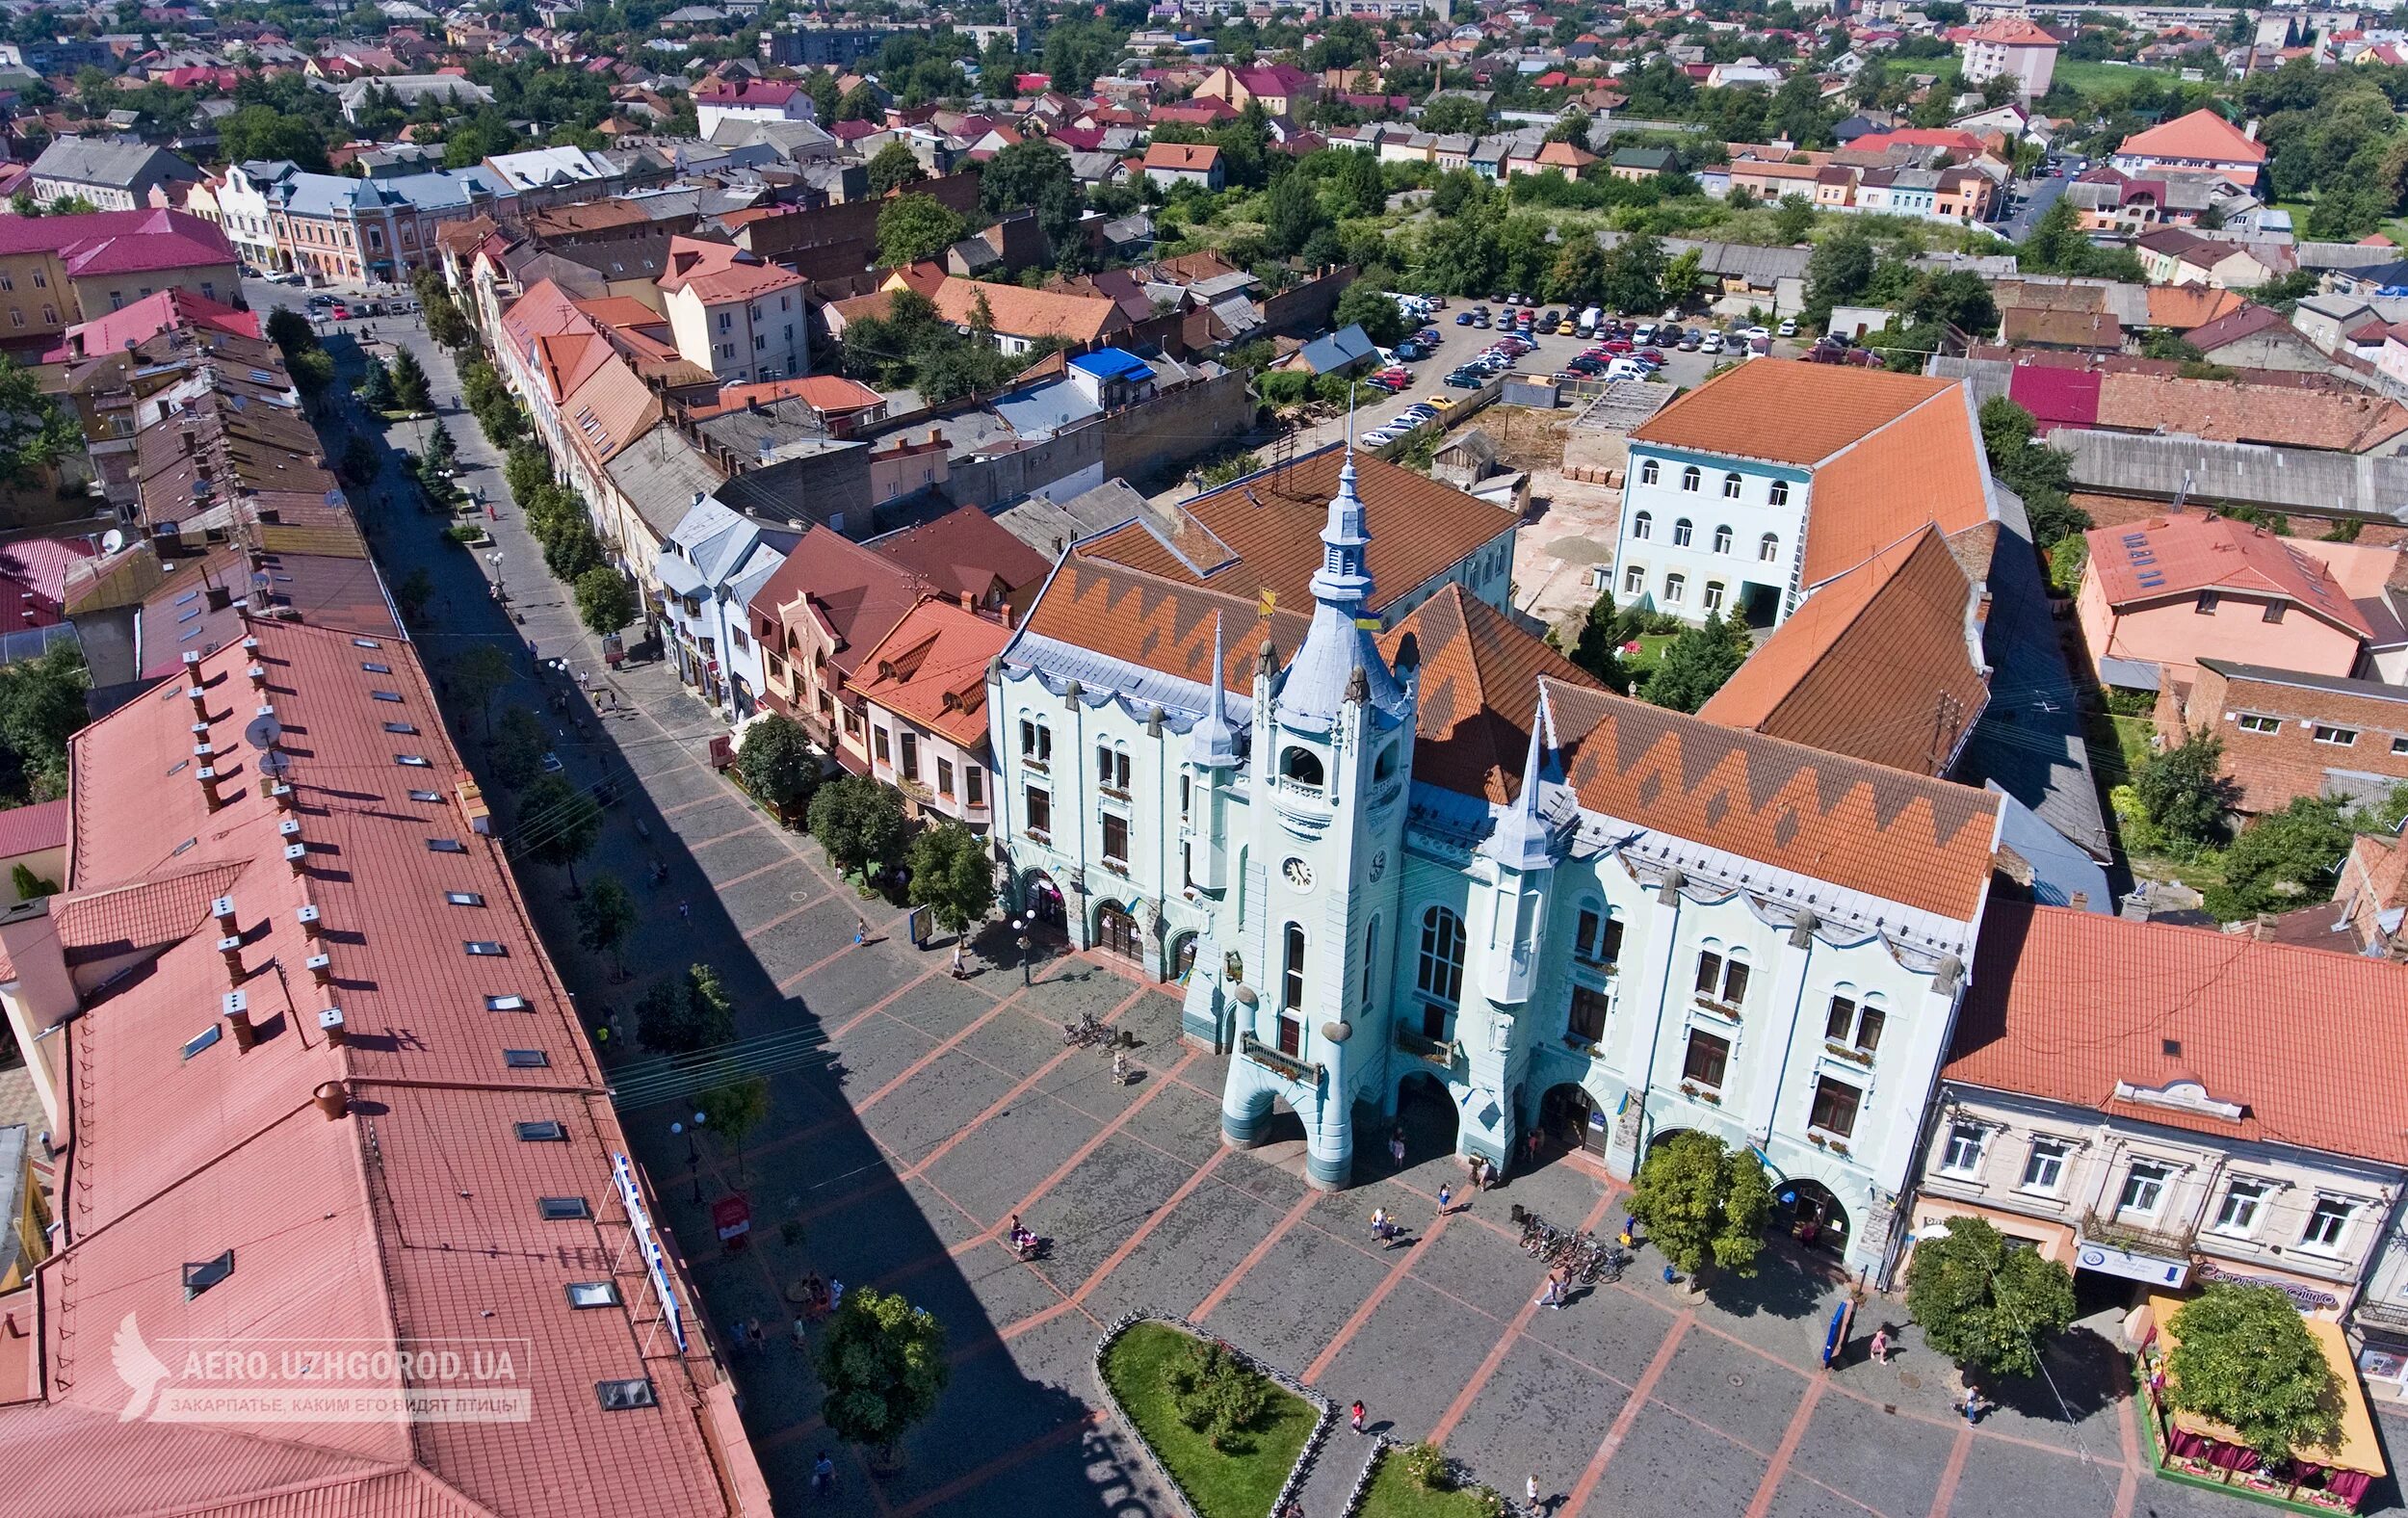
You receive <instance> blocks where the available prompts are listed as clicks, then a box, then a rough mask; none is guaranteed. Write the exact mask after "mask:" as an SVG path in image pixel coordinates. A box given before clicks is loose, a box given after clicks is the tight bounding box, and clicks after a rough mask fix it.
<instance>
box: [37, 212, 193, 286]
mask: <svg viewBox="0 0 2408 1518" xmlns="http://www.w3.org/2000/svg"><path fill="white" fill-rule="evenodd" d="M34 252H49V253H55V254H57V255H58V258H59V261H60V262H61V263H63V264H65V265H66V267H67V272H68V273H69V274H71V275H77V276H78V277H80V276H82V275H101V274H134V273H137V272H139V271H142V270H145V269H183V268H191V267H196V266H206V265H213V264H231V263H233V262H234V261H235V260H234V245H233V244H232V243H231V242H229V241H227V240H226V235H225V233H224V231H223V230H222V229H221V228H220V227H219V226H218V224H217V223H216V222H209V221H204V220H203V219H201V218H200V217H197V216H194V215H191V214H190V213H188V212H184V211H166V210H144V211H92V212H88V213H86V214H85V215H82V216H40V217H35V216H19V217H12V218H8V219H7V220H6V223H5V224H0V256H7V255H9V254H12V253H34Z"/></svg>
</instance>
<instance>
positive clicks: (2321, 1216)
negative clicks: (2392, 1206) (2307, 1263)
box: [2299, 1196, 2358, 1254]
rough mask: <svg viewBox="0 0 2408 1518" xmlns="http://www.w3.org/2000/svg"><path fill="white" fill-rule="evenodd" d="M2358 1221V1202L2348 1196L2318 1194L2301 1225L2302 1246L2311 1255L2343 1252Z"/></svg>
mask: <svg viewBox="0 0 2408 1518" xmlns="http://www.w3.org/2000/svg"><path fill="white" fill-rule="evenodd" d="M2357 1220H2358V1202H2357V1199H2356V1198H2354V1197H2348V1196H2319V1197H2317V1198H2316V1205H2315V1206H2314V1207H2312V1208H2310V1209H2309V1210H2308V1219H2307V1221H2306V1222H2304V1223H2302V1224H2300V1228H2299V1247H2301V1248H2302V1249H2305V1250H2307V1251H2308V1252H2309V1253H2311V1254H2340V1253H2341V1252H2342V1248H2343V1245H2344V1244H2346V1243H2348V1242H2349V1229H2350V1225H2351V1224H2352V1223H2355V1222H2356V1221H2357Z"/></svg>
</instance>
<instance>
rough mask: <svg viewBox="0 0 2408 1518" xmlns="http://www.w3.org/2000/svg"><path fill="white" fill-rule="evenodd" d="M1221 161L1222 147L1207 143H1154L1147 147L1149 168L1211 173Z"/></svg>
mask: <svg viewBox="0 0 2408 1518" xmlns="http://www.w3.org/2000/svg"><path fill="white" fill-rule="evenodd" d="M1219 162H1220V149H1219V148H1217V147H1215V146H1212V145H1211V144H1205V143H1152V144H1147V146H1146V149H1145V167H1146V168H1148V169H1176V170H1181V171H1183V172H1188V173H1198V174H1204V173H1210V172H1212V170H1213V166H1214V165H1215V164H1217V163H1219Z"/></svg>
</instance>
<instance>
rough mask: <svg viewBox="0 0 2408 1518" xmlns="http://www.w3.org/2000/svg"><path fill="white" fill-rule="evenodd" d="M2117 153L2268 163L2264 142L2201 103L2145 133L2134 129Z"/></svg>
mask: <svg viewBox="0 0 2408 1518" xmlns="http://www.w3.org/2000/svg"><path fill="white" fill-rule="evenodd" d="M2115 156H2116V157H2118V158H2125V157H2132V158H2171V159H2187V160H2197V161H2201V162H2211V163H2241V164H2262V163H2264V162H2265V144H2264V143H2260V142H2257V141H2254V140H2253V139H2251V138H2250V136H2249V135H2248V134H2247V133H2245V132H2243V131H2242V130H2241V129H2240V128H2239V127H2238V126H2235V125H2234V124H2233V123H2232V122H2230V121H2227V120H2226V119H2224V118H2223V117H2221V116H2218V115H2217V114H2216V113H2215V112H2214V111H2212V110H2211V109H2209V108H2208V107H2206V106H2201V107H2200V108H2199V109H2198V110H2196V111H2193V112H2191V113H2190V114H2189V115H2188V116H2178V117H2176V118H2174V119H2173V120H2171V121H2166V122H2163V123H2161V124H2159V125H2157V126H2153V127H2151V128H2149V129H2148V130H2147V131H2145V132H2134V133H2133V135H2132V136H2130V137H2128V138H2126V139H2124V141H2123V143H2122V144H2121V145H2119V146H2118V147H2117V148H2116V149H2115Z"/></svg>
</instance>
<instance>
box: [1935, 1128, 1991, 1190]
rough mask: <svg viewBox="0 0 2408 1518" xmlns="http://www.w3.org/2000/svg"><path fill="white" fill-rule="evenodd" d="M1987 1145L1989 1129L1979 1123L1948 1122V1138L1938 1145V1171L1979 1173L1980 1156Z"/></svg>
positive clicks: (1970, 1174) (1943, 1173)
mask: <svg viewBox="0 0 2408 1518" xmlns="http://www.w3.org/2000/svg"><path fill="white" fill-rule="evenodd" d="M1989 1146H1990V1130H1988V1129H1987V1128H1984V1127H1982V1126H1981V1125H1980V1124H1979V1123H1950V1124H1949V1133H1948V1139H1947V1141H1946V1142H1945V1143H1943V1144H1942V1145H1941V1147H1940V1173H1941V1174H1942V1175H1960V1176H1967V1177H1971V1176H1976V1175H1979V1174H1980V1173H1981V1157H1982V1154H1983V1153H1984V1152H1985V1151H1986V1150H1987V1149H1988V1148H1989Z"/></svg>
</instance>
